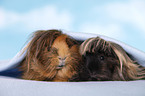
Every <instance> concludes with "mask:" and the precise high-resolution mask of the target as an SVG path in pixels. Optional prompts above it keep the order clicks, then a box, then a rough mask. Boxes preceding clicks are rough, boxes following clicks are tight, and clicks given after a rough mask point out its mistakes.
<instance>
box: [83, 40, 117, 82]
mask: <svg viewBox="0 0 145 96" xmlns="http://www.w3.org/2000/svg"><path fill="white" fill-rule="evenodd" d="M86 44H87V43H86ZM96 45H97V46H96ZM83 46H84V45H83ZM85 46H87V47H86V49H85V52H82V53H83V54H82V55H83V58H84V62H85V66H86V68H87V69H88V73H89V74H88V75H89V76H88V77H89V78H88V80H93V81H98V80H111V79H112V75H113V73H114V71H115V67H116V66H119V61H118V59H117V56H116V55H115V54H114V52H113V51H112V49H111V48H110V45H109V44H107V43H105V42H104V41H103V40H101V39H100V40H99V39H96V40H93V41H92V42H91V43H89V44H88V45H85ZM83 51H84V50H83Z"/></svg>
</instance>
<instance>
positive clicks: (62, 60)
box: [57, 57, 66, 69]
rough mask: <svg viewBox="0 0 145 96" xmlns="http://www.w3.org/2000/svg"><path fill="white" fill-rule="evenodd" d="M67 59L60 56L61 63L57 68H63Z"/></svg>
mask: <svg viewBox="0 0 145 96" xmlns="http://www.w3.org/2000/svg"><path fill="white" fill-rule="evenodd" d="M65 59H66V57H64V58H61V57H59V65H58V66H57V69H61V68H62V67H64V66H65Z"/></svg>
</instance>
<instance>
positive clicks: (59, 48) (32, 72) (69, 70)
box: [22, 30, 81, 81]
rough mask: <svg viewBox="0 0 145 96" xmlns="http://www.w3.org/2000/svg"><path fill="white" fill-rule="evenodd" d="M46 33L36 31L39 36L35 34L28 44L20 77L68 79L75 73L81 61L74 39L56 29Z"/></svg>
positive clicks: (53, 79)
mask: <svg viewBox="0 0 145 96" xmlns="http://www.w3.org/2000/svg"><path fill="white" fill-rule="evenodd" d="M55 32H57V33H55ZM46 33H47V34H46ZM46 33H45V32H44V33H41V32H38V33H37V34H36V35H40V36H35V37H37V38H35V37H34V39H32V41H31V44H30V45H31V46H28V52H27V56H26V59H25V60H24V62H25V63H23V64H22V65H23V68H22V69H23V71H24V73H23V74H24V75H23V76H22V77H23V78H24V79H32V80H51V81H68V79H69V78H71V77H72V76H73V75H75V74H76V69H77V66H78V65H79V64H80V63H81V56H80V54H79V46H78V44H77V42H76V41H75V40H74V39H72V38H71V37H69V36H67V35H65V34H62V33H60V32H58V31H56V30H55V31H52V32H50V31H48V32H46ZM38 37H39V38H38ZM49 37H50V38H49ZM24 64H26V65H27V66H24ZM26 70H27V71H26Z"/></svg>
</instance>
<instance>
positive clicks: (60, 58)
mask: <svg viewBox="0 0 145 96" xmlns="http://www.w3.org/2000/svg"><path fill="white" fill-rule="evenodd" d="M58 59H59V60H65V59H66V57H64V58H62V57H58Z"/></svg>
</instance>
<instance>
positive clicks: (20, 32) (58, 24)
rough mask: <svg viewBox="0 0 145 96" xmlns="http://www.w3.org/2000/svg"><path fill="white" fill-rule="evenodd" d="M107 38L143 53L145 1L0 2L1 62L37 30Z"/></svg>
mask: <svg viewBox="0 0 145 96" xmlns="http://www.w3.org/2000/svg"><path fill="white" fill-rule="evenodd" d="M54 28H55V29H63V30H67V31H70V32H85V33H96V34H102V35H106V36H109V37H112V38H115V39H117V40H120V41H122V42H124V43H126V44H128V45H130V46H133V47H135V48H137V49H139V50H141V51H143V52H145V48H144V47H145V44H144V41H145V0H31V1H30V0H0V60H6V59H11V58H12V57H14V56H15V55H16V53H17V52H19V51H20V50H21V49H22V48H23V47H24V45H25V43H26V41H27V40H28V39H29V37H30V34H32V32H35V31H36V30H47V29H54Z"/></svg>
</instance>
